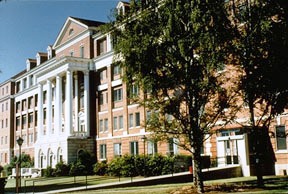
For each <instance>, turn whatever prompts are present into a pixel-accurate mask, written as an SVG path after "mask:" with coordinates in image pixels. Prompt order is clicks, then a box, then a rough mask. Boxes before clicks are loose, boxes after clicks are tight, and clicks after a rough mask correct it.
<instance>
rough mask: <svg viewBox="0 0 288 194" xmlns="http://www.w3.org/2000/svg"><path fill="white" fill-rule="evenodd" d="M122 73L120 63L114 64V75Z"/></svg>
mask: <svg viewBox="0 0 288 194" xmlns="http://www.w3.org/2000/svg"><path fill="white" fill-rule="evenodd" d="M119 74H121V67H120V65H114V66H113V75H119Z"/></svg>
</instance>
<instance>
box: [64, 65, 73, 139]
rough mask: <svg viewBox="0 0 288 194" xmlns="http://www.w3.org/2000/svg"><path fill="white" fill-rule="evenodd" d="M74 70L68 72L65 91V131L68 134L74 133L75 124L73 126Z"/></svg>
mask: <svg viewBox="0 0 288 194" xmlns="http://www.w3.org/2000/svg"><path fill="white" fill-rule="evenodd" d="M72 74H73V72H72V71H71V70H67V73H66V91H65V93H66V94H65V97H66V99H65V131H66V133H67V135H68V136H71V135H72V134H73V126H72V98H73V93H72V92H73V84H72V83H73V82H72V78H73V76H72Z"/></svg>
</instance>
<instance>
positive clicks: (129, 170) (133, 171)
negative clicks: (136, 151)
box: [121, 155, 138, 177]
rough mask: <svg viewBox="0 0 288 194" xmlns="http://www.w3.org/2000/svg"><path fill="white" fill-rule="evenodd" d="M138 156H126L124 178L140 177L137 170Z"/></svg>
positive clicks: (122, 171) (122, 170)
mask: <svg viewBox="0 0 288 194" xmlns="http://www.w3.org/2000/svg"><path fill="white" fill-rule="evenodd" d="M136 157H137V156H131V155H125V156H124V157H123V158H122V163H123V166H122V168H121V175H122V176H124V177H133V176H138V172H137V168H136V164H135V162H136V160H135V158H136Z"/></svg>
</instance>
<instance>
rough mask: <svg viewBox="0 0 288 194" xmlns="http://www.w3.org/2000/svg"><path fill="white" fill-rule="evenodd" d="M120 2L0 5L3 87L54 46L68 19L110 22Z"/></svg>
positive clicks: (42, 0) (10, 1)
mask: <svg viewBox="0 0 288 194" xmlns="http://www.w3.org/2000/svg"><path fill="white" fill-rule="evenodd" d="M118 2H119V0H77V1H76V0H74V1H70V0H6V1H3V2H0V70H1V71H2V73H0V83H2V82H4V81H6V80H7V79H9V78H11V77H12V76H14V75H16V74H17V73H19V72H20V71H22V70H24V69H25V68H26V59H27V58H35V56H36V53H37V52H38V51H40V52H46V49H47V47H48V45H53V44H54V42H55V40H56V38H57V35H58V34H59V32H60V30H61V28H62V26H63V25H64V23H65V21H66V19H67V17H69V16H74V17H78V18H83V19H90V20H97V21H102V22H107V21H109V16H111V10H112V9H113V8H115V7H116V5H117V3H118Z"/></svg>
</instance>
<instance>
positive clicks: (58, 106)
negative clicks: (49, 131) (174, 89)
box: [54, 75, 62, 134]
mask: <svg viewBox="0 0 288 194" xmlns="http://www.w3.org/2000/svg"><path fill="white" fill-rule="evenodd" d="M55 92H56V99H55V118H54V124H55V130H56V131H57V132H56V131H55V133H58V134H60V132H61V131H62V78H61V77H60V76H59V75H57V76H56V91H55Z"/></svg>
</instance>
